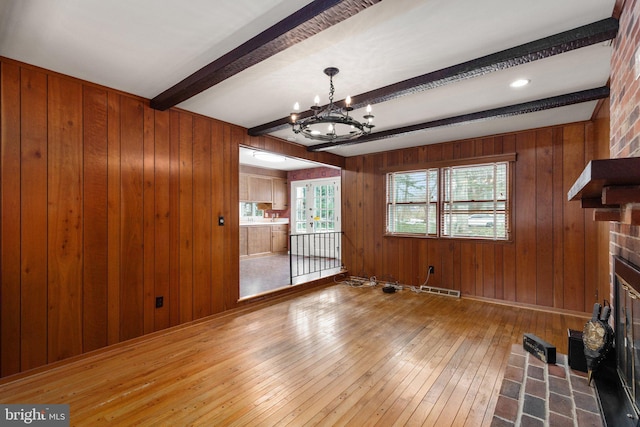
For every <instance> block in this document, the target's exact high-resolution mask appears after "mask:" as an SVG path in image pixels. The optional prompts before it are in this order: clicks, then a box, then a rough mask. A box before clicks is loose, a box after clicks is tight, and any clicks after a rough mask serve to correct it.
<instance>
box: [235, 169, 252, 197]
mask: <svg viewBox="0 0 640 427" xmlns="http://www.w3.org/2000/svg"><path fill="white" fill-rule="evenodd" d="M238 187H239V188H238V193H239V196H240V201H241V202H250V201H251V200H249V176H248V175H245V174H243V173H241V174H240V180H239V182H238Z"/></svg>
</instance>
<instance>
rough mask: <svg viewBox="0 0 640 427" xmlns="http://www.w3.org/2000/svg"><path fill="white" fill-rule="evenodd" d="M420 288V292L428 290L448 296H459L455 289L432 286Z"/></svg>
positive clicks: (431, 292)
mask: <svg viewBox="0 0 640 427" xmlns="http://www.w3.org/2000/svg"><path fill="white" fill-rule="evenodd" d="M420 290H421V291H422V292H428V293H430V294H436V295H446V296H450V297H456V298H460V291H456V290H454V289H443V288H436V287H434V286H424V285H422V286H420Z"/></svg>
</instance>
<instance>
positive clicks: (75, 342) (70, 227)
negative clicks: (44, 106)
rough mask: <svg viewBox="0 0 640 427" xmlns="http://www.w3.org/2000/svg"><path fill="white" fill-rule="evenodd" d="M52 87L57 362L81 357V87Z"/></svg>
mask: <svg viewBox="0 0 640 427" xmlns="http://www.w3.org/2000/svg"><path fill="white" fill-rule="evenodd" d="M48 85H49V87H48V92H49V96H48V136H49V144H48V160H49V162H48V165H49V166H48V199H49V209H48V222H49V224H48V234H47V238H48V245H47V246H48V260H47V266H48V272H47V274H48V289H47V293H48V320H47V323H48V350H49V356H48V359H49V362H53V361H56V360H61V359H64V358H66V357H69V356H73V355H77V354H80V353H82V287H83V286H82V262H83V259H82V241H83V234H82V229H83V225H82V224H83V217H82V197H83V189H82V173H83V164H82V160H83V159H82V154H83V148H82V86H81V85H80V84H79V83H77V82H75V81H71V80H67V79H64V78H59V77H53V76H50V77H49V81H48ZM23 118H24V117H23ZM42 292H43V289H40V290H39V291H38V293H42ZM23 323H25V322H23Z"/></svg>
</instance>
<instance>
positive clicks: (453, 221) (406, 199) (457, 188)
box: [386, 162, 509, 240]
mask: <svg viewBox="0 0 640 427" xmlns="http://www.w3.org/2000/svg"><path fill="white" fill-rule="evenodd" d="M508 166H509V163H508V162H495V163H487V164H481V165H464V166H448V167H441V168H431V169H425V170H418V171H410V172H392V173H389V174H387V230H386V231H387V233H389V234H408V235H424V236H430V237H458V238H474V239H492V240H506V239H508V237H509V199H508V194H509V182H508V180H509V179H508V178H509V173H508Z"/></svg>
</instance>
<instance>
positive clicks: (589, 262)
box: [582, 123, 610, 311]
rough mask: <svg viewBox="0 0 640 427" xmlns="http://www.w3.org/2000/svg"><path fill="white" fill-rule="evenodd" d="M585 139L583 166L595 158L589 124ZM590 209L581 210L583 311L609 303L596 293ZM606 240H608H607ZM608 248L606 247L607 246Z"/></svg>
mask: <svg viewBox="0 0 640 427" xmlns="http://www.w3.org/2000/svg"><path fill="white" fill-rule="evenodd" d="M584 129H585V137H584V140H585V141H587V143H586V144H585V150H584V155H585V158H584V164H585V165H586V164H587V163H589V160H591V159H595V158H597V157H596V147H594V145H595V143H593V142H592V141H594V139H595V135H594V126H593V125H592V124H591V123H588V124H585V128H584ZM590 211H591V209H583V210H582V214H583V219H584V236H585V243H584V267H585V271H584V304H585V306H584V310H585V311H589V310H590V309H592V308H593V304H594V303H595V302H600V303H601V304H602V301H603V300H604V299H606V300H609V301H610V297H609V296H608V295H606V293H605V295H603V296H602V298H599V295H598V294H599V292H598V280H599V277H598V268H599V265H598V257H599V252H600V250H599V248H598V245H599V241H600V240H599V236H598V227H599V224H600V223H599V222H596V221H594V220H593V212H590ZM607 240H608V239H607ZM607 246H608V245H607ZM607 264H608V263H607Z"/></svg>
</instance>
